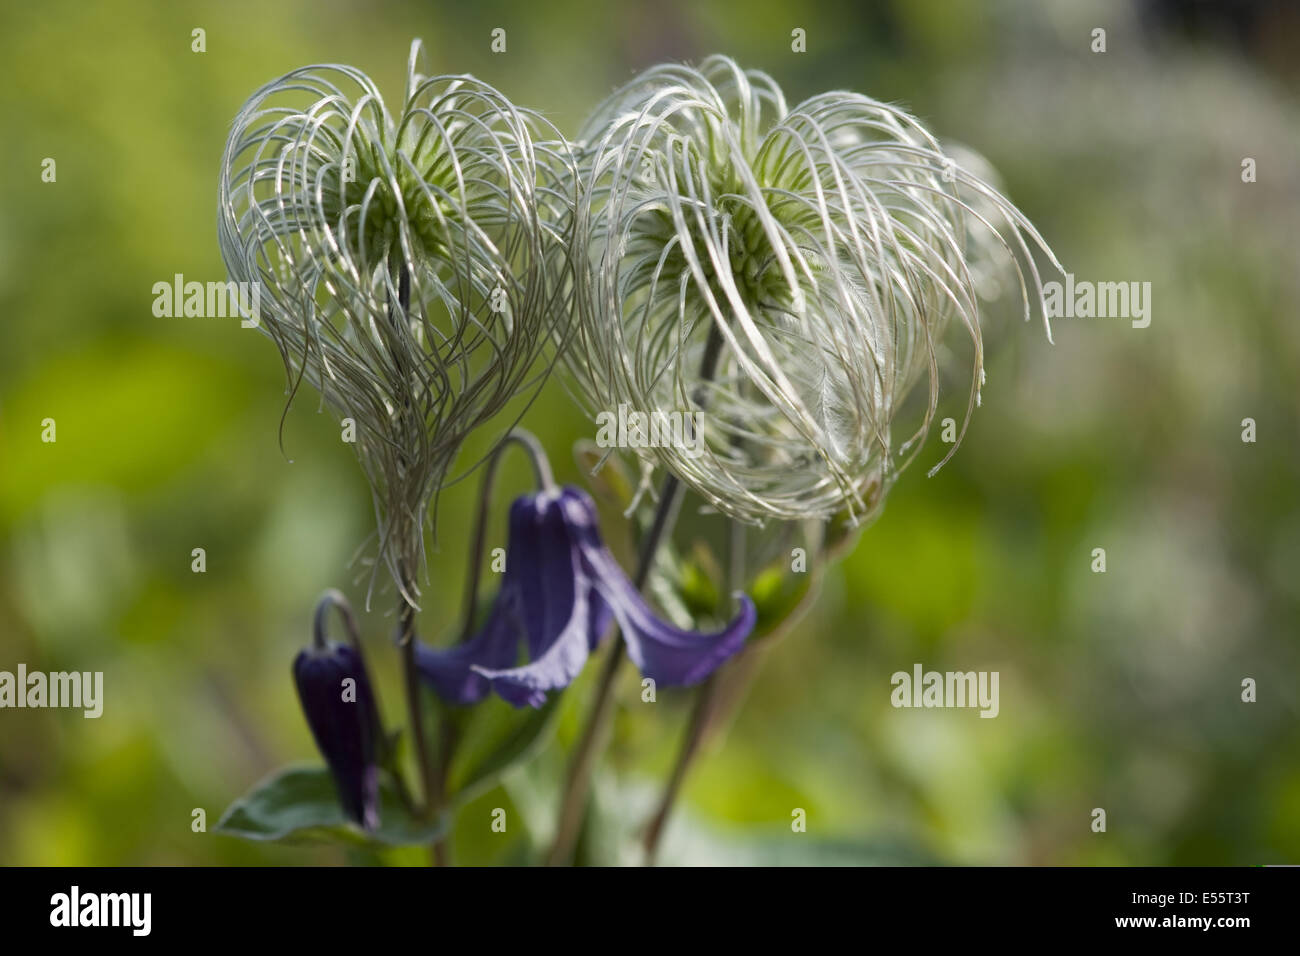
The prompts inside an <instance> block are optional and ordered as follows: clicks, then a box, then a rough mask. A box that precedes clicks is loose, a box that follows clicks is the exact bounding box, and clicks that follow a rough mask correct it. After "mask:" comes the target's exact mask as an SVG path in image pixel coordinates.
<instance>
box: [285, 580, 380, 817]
mask: <svg viewBox="0 0 1300 956" xmlns="http://www.w3.org/2000/svg"><path fill="white" fill-rule="evenodd" d="M332 604H337V605H338V606H339V608H340V610H341V611H342V612H343V613H344V616H345V619H347V620H348V622H349V626H350V627H351V612H350V611H349V610H348V609H347V605H346V601H344V600H343V597H342V595H340V594H338V592H336V591H335V592H329V593H327V594H326V595H325V597H323V598H322V599H321V601H320V603H319V604H318V605H317V608H316V622H315V627H314V629H313V636H312V644H311V646H310V647H308V648H306V649H305V650H302V651H299V652H298V656H297V657H296V658H294V661H293V681H294V684H295V686H296V687H297V688H298V700H299V701H300V702H301V703H302V712H303V715H304V716H305V717H306V718H307V726H308V727H310V728H311V733H312V736H313V737H314V738H315V739H316V746H317V748H319V750H320V752H321V756H323V757H324V758H325V763H326V764H328V765H329V768H330V773H331V774H333V776H334V784H335V786H336V787H337V788H338V793H339V802H340V803H341V804H342V806H343V812H344V813H346V814H347V816H348V818H349V819H351V820H352V821H354V822H355V823H357V824H358V825H360V826H361V827H363V828H365V829H367V830H373V829H375V828H376V827H377V826H378V825H379V766H378V761H379V754H380V748H381V742H382V739H383V729H382V725H381V723H380V720H379V709H378V707H377V706H376V705H375V697H374V694H373V692H372V690H371V686H370V675H369V674H368V673H367V672H366V664H365V660H364V659H363V658H362V656H361V651H360V648H359V646H357V647H351V646H349V645H347V644H336V643H327V642H326V641H325V636H324V617H325V613H326V612H327V611H328V610H329V607H330V606H331V605H332Z"/></svg>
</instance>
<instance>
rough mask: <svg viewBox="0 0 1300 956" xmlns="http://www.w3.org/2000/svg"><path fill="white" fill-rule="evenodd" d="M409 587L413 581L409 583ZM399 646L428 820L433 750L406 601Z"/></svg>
mask: <svg viewBox="0 0 1300 956" xmlns="http://www.w3.org/2000/svg"><path fill="white" fill-rule="evenodd" d="M408 583H409V579H408ZM398 615H399V616H398V631H397V645H398V647H399V648H400V649H401V651H402V674H403V677H404V679H405V687H406V712H407V717H408V719H409V720H410V722H411V743H412V746H413V747H414V749H415V754H416V763H417V765H418V766H419V769H420V793H421V801H420V809H419V816H420V818H421V819H428V817H429V814H430V812H431V811H432V809H433V798H434V793H435V787H434V778H433V765H432V763H430V761H429V747H428V744H427V742H426V741H425V736H424V720H423V719H422V718H423V714H422V713H421V709H420V673H419V671H418V670H417V668H416V665H415V608H414V607H412V606H411V604H410V603H409V602H407V601H406V600H404V599H402V605H401V610H400V611H399V612H398Z"/></svg>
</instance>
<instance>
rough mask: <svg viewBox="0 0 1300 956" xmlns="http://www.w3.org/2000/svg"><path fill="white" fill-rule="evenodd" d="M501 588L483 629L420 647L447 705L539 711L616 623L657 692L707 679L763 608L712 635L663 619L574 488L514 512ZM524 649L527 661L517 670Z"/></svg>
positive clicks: (549, 492) (519, 505) (743, 602)
mask: <svg viewBox="0 0 1300 956" xmlns="http://www.w3.org/2000/svg"><path fill="white" fill-rule="evenodd" d="M507 544H508V547H507V549H506V570H505V573H504V575H503V577H502V581H501V590H500V592H499V593H498V595H497V598H496V601H495V602H494V604H493V607H492V612H491V614H490V616H489V617H488V620H487V623H486V625H485V626H484V627H483V629H482V630H481V631H480V632H479V633H478V634H477V635H475V636H474V637H472V638H471V639H470V640H468V641H466V642H465V643H463V644H459V645H457V646H455V647H452V648H449V649H446V650H432V649H430V648H427V647H420V648H419V649H418V650H417V661H418V666H419V670H420V675H421V677H422V678H423V679H424V680H425V682H426V683H428V684H430V685H431V686H432V687H433V689H434V690H435V691H436V692H437V693H438V695H439V696H440V697H442V698H443V699H445V700H448V701H450V702H452V703H456V704H474V703H477V702H478V701H480V700H482V699H483V698H484V697H486V696H487V694H488V692H489V691H491V690H495V691H496V693H497V694H499V695H500V696H501V697H502V698H503V699H505V700H507V701H509V702H510V703H511V704H513V705H515V706H516V707H523V706H525V705H531V706H533V707H540V706H542V704H543V703H545V701H546V694H547V692H548V691H552V690H558V689H560V688H564V687H567V686H568V685H569V684H570V683H572V682H573V680H574V679H575V678H576V677H577V676H578V674H579V673H581V672H582V668H583V666H584V665H585V664H586V662H587V657H588V655H589V654H590V653H591V652H592V651H594V650H595V649H596V648H597V646H598V645H599V644H600V642H601V640H602V639H603V638H604V637H605V635H606V633H608V631H609V629H610V624H611V623H612V622H613V621H615V620H616V621H617V622H618V624H619V633H620V634H621V635H622V640H623V642H624V643H625V645H626V647H627V653H628V657H630V658H631V659H632V662H633V663H634V664H636V666H637V668H638V669H639V670H640V671H641V673H642V675H644V676H646V677H649V678H651V679H652V680H654V681H655V683H656V685H658V686H664V687H670V686H684V685H690V684H695V683H698V682H699V681H701V680H703V679H704V678H706V677H708V676H709V675H710V674H711V673H713V671H714V670H716V669H717V668H718V667H719V666H720V665H721V664H722V663H723V662H724V661H726V660H727V658H729V657H730V656H731V655H732V654H734V653H735V652H736V651H738V650H740V648H741V645H742V644H743V643H744V641H745V638H746V637H747V636H748V635H749V633H750V631H752V630H753V628H754V623H755V619H756V615H755V610H754V604H753V602H752V601H751V600H750V599H749V597H748V596H746V595H744V594H737V595H736V597H737V599H738V600H739V602H740V610H739V612H738V613H737V615H736V617H735V618H734V619H733V620H732V621H731V622H730V623H729V624H728V625H727V626H726V627H724V628H723V629H722V630H720V631H718V632H716V633H712V634H702V633H695V632H691V631H684V630H681V629H680V628H677V627H674V626H673V625H671V624H669V623H667V622H666V621H663V620H661V619H660V618H659V617H658V616H657V615H656V614H655V613H654V611H653V610H651V608H650V606H649V605H648V604H647V603H646V602H645V600H644V599H643V598H642V597H641V595H640V593H639V592H638V591H637V589H636V587H635V586H634V585H633V584H632V582H631V581H629V580H628V578H627V576H626V575H625V574H624V573H623V571H622V569H621V568H619V566H618V563H617V562H616V561H615V560H614V556H613V555H612V554H610V552H609V549H608V548H606V547H605V545H604V542H602V541H601V538H600V532H599V530H598V528H597V524H596V508H595V505H594V504H593V503H592V501H591V498H590V497H588V496H587V494H586V493H585V492H583V491H580V490H579V489H577V488H574V487H565V488H548V489H546V490H543V491H541V492H539V493H538V494H535V495H524V496H522V497H520V498H518V499H516V500H515V502H514V504H513V505H512V506H511V508H510V537H509V541H508V542H507ZM521 647H522V648H523V649H524V650H525V651H526V653H527V657H528V663H526V664H524V665H522V666H516V662H517V660H518V658H519V654H520V649H521Z"/></svg>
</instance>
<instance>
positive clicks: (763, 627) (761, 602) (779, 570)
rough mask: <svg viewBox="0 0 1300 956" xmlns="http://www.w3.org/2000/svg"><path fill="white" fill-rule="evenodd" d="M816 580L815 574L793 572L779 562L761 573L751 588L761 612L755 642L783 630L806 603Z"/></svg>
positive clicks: (753, 597) (751, 593)
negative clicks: (803, 602) (786, 622)
mask: <svg viewBox="0 0 1300 956" xmlns="http://www.w3.org/2000/svg"><path fill="white" fill-rule="evenodd" d="M813 578H814V575H813V574H811V573H803V574H796V573H793V572H791V571H789V570H787V569H786V567H785V565H784V564H783V563H782V562H779V561H778V562H776V563H774V564H772V565H769V566H768V567H767V568H765V569H763V570H762V571H760V572H759V573H758V575H757V576H756V577H755V578H754V580H753V582H752V583H751V584H750V586H749V594H750V597H751V598H752V599H753V601H754V609H755V610H756V611H757V612H758V624H757V625H756V626H755V628H754V635H753V637H752V638H751V640H754V639H757V638H760V637H766V636H767V635H768V634H771V633H772V632H773V631H775V630H776V629H777V628H779V627H780V626H781V625H782V624H783V623H784V622H785V619H786V618H788V617H789V616H790V615H791V614H793V613H794V612H795V610H796V609H797V608H798V607H799V605H800V604H801V603H802V601H803V599H804V597H805V596H806V595H807V594H808V589H809V588H810V587H812V584H813Z"/></svg>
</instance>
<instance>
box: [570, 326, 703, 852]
mask: <svg viewBox="0 0 1300 956" xmlns="http://www.w3.org/2000/svg"><path fill="white" fill-rule="evenodd" d="M721 356H722V333H721V332H720V331H719V330H718V326H717V325H716V324H715V325H713V326H711V327H710V329H709V337H708V339H707V340H706V341H705V343H704V356H703V358H702V359H701V361H700V385H699V386H697V388H696V392H695V396H696V402H697V403H702V402H703V387H704V383H706V382H708V381H710V380H711V379H712V378H713V376H714V374H715V373H716V372H717V368H718V360H719V359H720V358H721ZM685 492H686V489H685V487H683V485H682V483H681V482H680V481H679V480H678V479H677V476H676V475H668V476H667V477H666V478H665V479H664V483H663V487H662V488H661V489H660V492H659V505H658V507H657V508H656V509H655V515H654V520H653V521H652V523H651V525H650V531H649V533H648V534H647V535H646V537H645V541H644V543H643V545H642V548H641V555H640V559H639V560H638V562H637V568H636V577H635V578H634V579H633V583H634V584H635V585H636V589H637V590H638V591H643V590H644V589H645V585H646V582H647V581H648V580H649V579H650V571H651V570H652V569H653V568H654V562H655V556H656V555H657V554H658V553H659V546H660V545H661V544H662V543H663V541H664V539H665V538H667V537H670V536H671V534H672V529H673V526H674V525H675V524H676V523H677V513H678V511H680V510H681V504H682V497H683V496H684V495H685ZM624 656H626V649H625V647H624V645H623V642H622V641H621V640H619V639H618V635H617V633H615V634H614V640H613V646H612V647H610V649H609V653H608V655H607V656H606V658H605V666H604V667H603V668H602V669H601V672H600V679H599V681H598V683H597V685H596V699H595V701H594V703H593V704H592V707H591V710H590V712H589V713H588V716H587V723H586V726H585V727H584V728H583V731H582V735H581V737H580V738H579V740H578V747H577V750H575V751H574V755H573V758H572V759H571V760H570V762H569V773H568V777H567V780H566V782H565V789H564V797H563V798H562V799H561V801H560V817H559V822H558V824H557V825H556V829H555V842H554V843H553V844H552V845H551V850H550V852H549V853H548V854H547V856H546V865H547V866H564V865H566V864H568V863H569V862H571V861H572V859H573V850H574V847H575V846H576V845H577V842H578V833H579V832H580V830H581V829H582V821H583V818H584V816H585V815H586V812H587V794H588V791H589V790H590V789H591V771H592V768H593V767H594V766H595V762H596V756H597V754H599V753H600V752H601V751H602V750H604V747H605V742H606V740H607V739H608V736H609V718H610V714H611V713H613V709H614V685H615V681H616V678H617V677H618V670H619V666H620V665H621V664H622V663H623V658H624Z"/></svg>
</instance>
